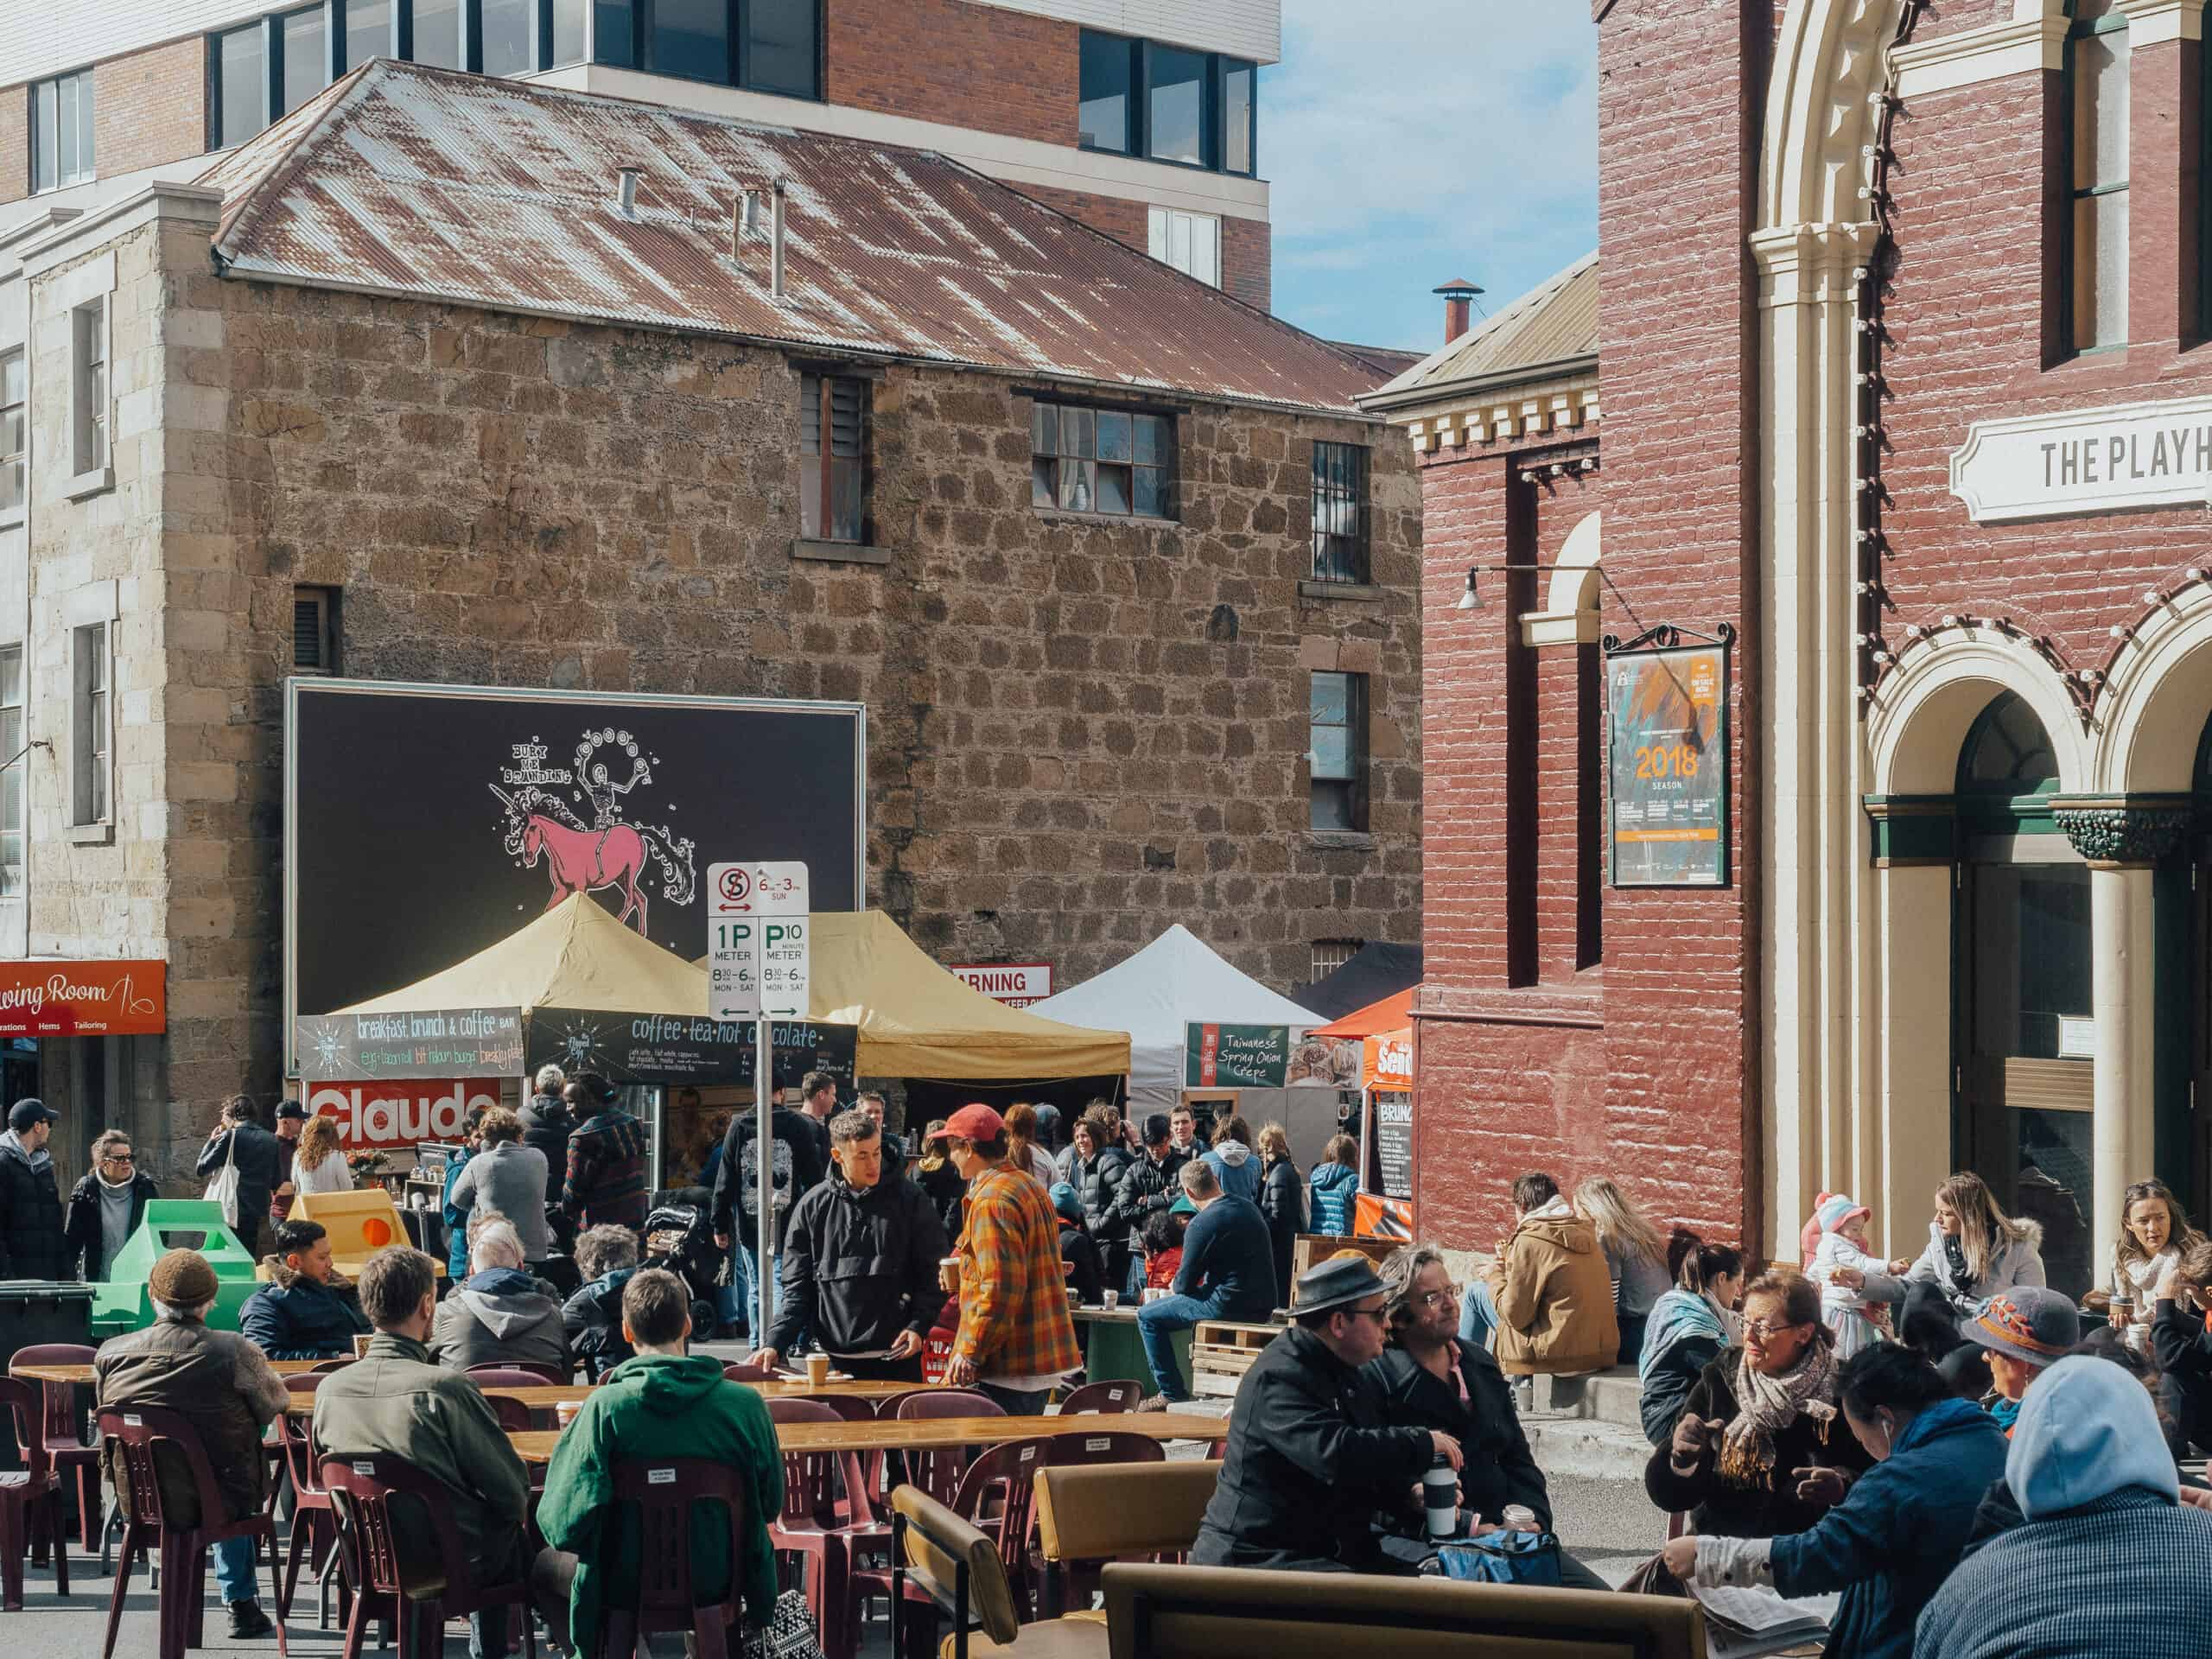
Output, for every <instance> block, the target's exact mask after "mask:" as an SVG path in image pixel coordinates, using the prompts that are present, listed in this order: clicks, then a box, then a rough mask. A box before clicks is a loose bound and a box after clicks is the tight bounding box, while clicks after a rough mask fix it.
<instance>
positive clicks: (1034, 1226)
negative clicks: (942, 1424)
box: [930, 1105, 1083, 1417]
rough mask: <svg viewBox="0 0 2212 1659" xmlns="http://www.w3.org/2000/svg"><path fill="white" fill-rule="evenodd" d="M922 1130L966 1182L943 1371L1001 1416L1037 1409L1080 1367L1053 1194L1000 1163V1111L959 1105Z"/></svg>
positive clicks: (1003, 1138)
mask: <svg viewBox="0 0 2212 1659" xmlns="http://www.w3.org/2000/svg"><path fill="white" fill-rule="evenodd" d="M930 1139H931V1140H932V1141H944V1142H945V1143H946V1151H947V1156H948V1157H949V1158H950V1160H951V1162H952V1165H953V1167H954V1168H956V1169H957V1170H958V1171H959V1172H960V1178H961V1179H963V1180H964V1181H966V1182H967V1183H968V1205H967V1221H966V1224H964V1225H963V1227H962V1229H961V1231H960V1242H959V1243H957V1245H955V1246H954V1247H953V1249H954V1253H955V1255H957V1257H958V1258H959V1263H960V1266H959V1274H958V1278H957V1283H948V1284H946V1285H945V1287H944V1288H945V1289H947V1290H955V1289H957V1291H958V1292H959V1293H960V1330H959V1332H958V1334H957V1335H956V1336H955V1337H954V1338H953V1341H952V1357H951V1359H950V1361H949V1362H948V1363H947V1364H946V1366H945V1371H944V1380H945V1381H946V1382H947V1383H951V1384H952V1385H953V1386H954V1387H955V1388H971V1387H980V1388H981V1389H982V1391H983V1392H984V1393H985V1394H987V1395H989V1396H990V1397H991V1398H992V1399H994V1400H995V1401H997V1402H998V1403H999V1404H1000V1405H1001V1406H1003V1407H1004V1408H1006V1410H1007V1413H1008V1414H1009V1415H1013V1416H1017V1417H1033V1416H1036V1415H1039V1414H1041V1413H1042V1412H1043V1411H1044V1409H1045V1404H1046V1401H1047V1400H1049V1399H1050V1398H1051V1397H1052V1389H1053V1387H1054V1385H1055V1384H1057V1383H1059V1382H1060V1381H1061V1380H1062V1379H1063V1378H1064V1377H1065V1376H1068V1374H1069V1373H1071V1372H1074V1371H1080V1370H1082V1369H1083V1351H1082V1350H1081V1349H1080V1348H1078V1347H1077V1345H1076V1339H1075V1322H1074V1321H1073V1320H1072V1319H1070V1318H1069V1317H1068V1288H1067V1278H1066V1275H1065V1273H1064V1272H1063V1271H1062V1269H1061V1266H1060V1240H1059V1222H1058V1218H1057V1217H1055V1216H1054V1215H1053V1214H1052V1199H1051V1198H1048V1197H1047V1196H1046V1192H1045V1189H1044V1188H1043V1187H1042V1186H1040V1185H1038V1182H1037V1179H1036V1178H1035V1177H1034V1176H1033V1175H1031V1174H1029V1173H1027V1171H1023V1170H1016V1169H1013V1168H1011V1167H1009V1166H1007V1161H1006V1155H1007V1140H1006V1120H1005V1119H1004V1118H1001V1116H999V1115H998V1114H997V1113H996V1112H995V1111H993V1110H992V1109H990V1108H989V1107H988V1106H982V1105H976V1106H963V1107H962V1108H961V1109H959V1110H958V1111H957V1112H955V1113H954V1114H953V1115H952V1116H950V1118H949V1119H947V1120H946V1122H945V1125H944V1128H941V1129H939V1130H938V1132H937V1133H936V1134H935V1135H931V1137H930ZM947 1276H948V1278H950V1269H948V1273H947Z"/></svg>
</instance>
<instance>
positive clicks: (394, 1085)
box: [302, 1077, 499, 1152]
mask: <svg viewBox="0 0 2212 1659" xmlns="http://www.w3.org/2000/svg"><path fill="white" fill-rule="evenodd" d="M302 1100H303V1101H304V1102H305V1103H306V1105H307V1109H308V1110H309V1111H311V1112H319V1113H321V1114H322V1115H323V1116H326V1117H332V1118H335V1119H336V1120H337V1121H338V1141H339V1144H340V1146H342V1147H345V1148H346V1150H347V1151H348V1152H353V1151H359V1150H365V1149H370V1148H373V1149H376V1150H378V1151H383V1150H385V1149H388V1148H393V1147H411V1146H415V1145H416V1144H418V1143H419V1142H422V1141H458V1140H460V1139H461V1125H462V1124H463V1123H464V1122H466V1121H467V1117H468V1114H469V1111H470V1109H472V1108H474V1107H478V1106H483V1107H486V1108H489V1107H493V1106H496V1105H498V1104H499V1083H498V1081H497V1080H496V1079H488V1078H484V1077H475V1078H471V1079H466V1080H463V1081H459V1082H456V1081H454V1080H453V1079H451V1078H448V1077H399V1078H394V1079H391V1080H390V1081H386V1082H376V1083H318V1084H310V1085H309V1086H308V1090H307V1092H306V1093H305V1094H304V1095H303V1096H302Z"/></svg>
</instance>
